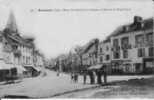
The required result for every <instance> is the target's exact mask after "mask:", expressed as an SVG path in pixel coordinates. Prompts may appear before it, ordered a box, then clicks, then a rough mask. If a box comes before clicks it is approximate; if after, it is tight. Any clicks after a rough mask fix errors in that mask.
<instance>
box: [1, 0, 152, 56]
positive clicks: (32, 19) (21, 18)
mask: <svg viewBox="0 0 154 100" xmlns="http://www.w3.org/2000/svg"><path fill="white" fill-rule="evenodd" d="M153 5H154V3H153V2H152V0H0V30H2V29H4V27H5V25H6V22H7V20H8V15H9V11H10V9H11V10H13V12H14V15H15V18H16V21H17V26H18V29H19V32H20V34H21V35H28V36H33V37H35V43H36V46H37V48H38V49H39V50H40V51H41V52H42V53H43V54H45V56H46V57H47V58H50V57H56V56H58V55H59V54H63V53H68V52H69V50H71V49H72V48H73V47H75V46H76V45H84V44H86V43H87V42H88V41H89V40H91V39H93V38H99V39H100V40H103V39H105V37H106V36H108V35H109V34H111V33H112V32H113V31H114V30H115V29H116V28H117V27H118V26H119V25H123V24H128V23H131V22H133V16H135V15H138V16H141V17H143V18H150V17H152V16H153V14H154V10H153V9H154V6H153ZM64 8H65V9H68V10H69V11H63V9H64ZM118 8H119V9H123V10H121V11H119V10H113V9H118ZM39 9H40V10H41V11H38V10H39ZM70 9H74V10H70ZM76 9H79V10H80V11H77V10H76ZM92 9H96V10H97V11H93V10H92ZM104 9H109V10H104ZM43 10H44V11H43ZM45 10H46V11H45ZM51 10H52V11H51ZM57 10H59V11H57Z"/></svg>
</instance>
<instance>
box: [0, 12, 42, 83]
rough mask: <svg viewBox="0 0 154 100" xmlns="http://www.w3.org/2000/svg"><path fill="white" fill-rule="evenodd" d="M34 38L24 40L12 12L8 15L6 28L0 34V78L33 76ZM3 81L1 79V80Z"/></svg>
mask: <svg viewBox="0 0 154 100" xmlns="http://www.w3.org/2000/svg"><path fill="white" fill-rule="evenodd" d="M33 41H34V38H26V37H23V36H21V34H20V33H19V32H18V28H17V25H16V21H15V17H14V15H13V12H11V13H10V16H9V19H8V22H7V25H6V28H5V29H4V30H3V31H2V32H0V74H2V75H0V76H2V78H3V76H4V77H5V75H10V76H12V75H17V76H19V77H25V76H33V74H34V72H35V71H37V70H36V69H35V66H34V49H35V48H34V47H35V46H34V43H33ZM39 59H40V58H39ZM2 80H3V79H2Z"/></svg>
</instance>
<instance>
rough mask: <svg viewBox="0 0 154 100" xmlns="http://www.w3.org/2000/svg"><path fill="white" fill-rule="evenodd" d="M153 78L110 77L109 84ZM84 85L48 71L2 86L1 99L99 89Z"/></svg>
mask: <svg viewBox="0 0 154 100" xmlns="http://www.w3.org/2000/svg"><path fill="white" fill-rule="evenodd" d="M149 77H151V76H109V77H108V82H114V81H121V80H128V79H135V78H149ZM87 81H88V83H87V84H86V85H84V84H83V79H82V76H80V77H79V82H78V83H73V82H71V80H70V75H67V74H60V76H59V77H57V76H56V72H52V71H47V76H45V77H42V76H39V77H36V78H26V79H23V80H22V82H20V83H17V84H9V85H0V97H3V96H4V95H24V96H28V97H32V98H49V97H52V96H56V95H59V94H63V93H67V92H70V91H77V90H80V89H86V88H92V87H97V86H98V85H97V84H94V85H91V84H89V79H88V80H87Z"/></svg>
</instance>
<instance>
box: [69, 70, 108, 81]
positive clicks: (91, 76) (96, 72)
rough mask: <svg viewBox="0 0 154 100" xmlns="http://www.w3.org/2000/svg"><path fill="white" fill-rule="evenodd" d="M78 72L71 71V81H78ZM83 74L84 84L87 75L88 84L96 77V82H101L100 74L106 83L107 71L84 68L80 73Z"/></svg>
mask: <svg viewBox="0 0 154 100" xmlns="http://www.w3.org/2000/svg"><path fill="white" fill-rule="evenodd" d="M78 74H79V73H77V72H76V73H71V81H73V82H75V83H76V82H78ZM81 74H82V75H83V84H86V82H87V77H88V76H89V79H90V84H94V83H95V78H97V84H102V76H103V77H104V84H106V83H107V73H106V71H104V70H100V69H99V70H84V71H82V73H81Z"/></svg>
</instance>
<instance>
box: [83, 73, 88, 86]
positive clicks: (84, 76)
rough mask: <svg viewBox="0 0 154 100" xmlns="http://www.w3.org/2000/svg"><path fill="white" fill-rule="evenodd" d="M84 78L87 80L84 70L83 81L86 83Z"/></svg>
mask: <svg viewBox="0 0 154 100" xmlns="http://www.w3.org/2000/svg"><path fill="white" fill-rule="evenodd" d="M86 80H87V73H86V71H85V72H84V73H83V83H84V84H86Z"/></svg>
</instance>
